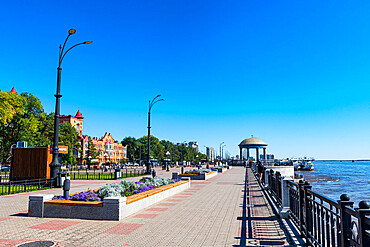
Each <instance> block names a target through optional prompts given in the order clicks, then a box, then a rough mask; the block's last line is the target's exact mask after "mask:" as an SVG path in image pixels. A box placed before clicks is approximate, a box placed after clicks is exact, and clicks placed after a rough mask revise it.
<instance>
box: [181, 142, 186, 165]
mask: <svg viewBox="0 0 370 247" xmlns="http://www.w3.org/2000/svg"><path fill="white" fill-rule="evenodd" d="M185 143H186V141H184V142H183V143H181V165H183V164H184V144H185Z"/></svg>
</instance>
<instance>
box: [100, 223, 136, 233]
mask: <svg viewBox="0 0 370 247" xmlns="http://www.w3.org/2000/svg"><path fill="white" fill-rule="evenodd" d="M141 226H142V224H126V223H121V224H118V225H116V226H114V227H112V228H110V229H109V230H107V231H105V232H103V233H105V234H120V235H128V234H130V233H132V232H133V231H135V230H137V229H138V228H139V227H141Z"/></svg>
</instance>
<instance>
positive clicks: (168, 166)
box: [166, 151, 171, 171]
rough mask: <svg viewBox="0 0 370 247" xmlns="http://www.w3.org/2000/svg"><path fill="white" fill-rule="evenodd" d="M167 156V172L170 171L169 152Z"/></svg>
mask: <svg viewBox="0 0 370 247" xmlns="http://www.w3.org/2000/svg"><path fill="white" fill-rule="evenodd" d="M166 155H167V171H170V165H169V164H168V160H169V157H170V155H171V153H170V152H169V151H167V152H166Z"/></svg>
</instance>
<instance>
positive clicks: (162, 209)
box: [146, 208, 168, 212]
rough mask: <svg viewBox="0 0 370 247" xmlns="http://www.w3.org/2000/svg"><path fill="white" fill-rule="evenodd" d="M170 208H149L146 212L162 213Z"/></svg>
mask: <svg viewBox="0 0 370 247" xmlns="http://www.w3.org/2000/svg"><path fill="white" fill-rule="evenodd" d="M167 209H168V208H149V209H147V210H146V211H157V212H162V211H166V210H167Z"/></svg>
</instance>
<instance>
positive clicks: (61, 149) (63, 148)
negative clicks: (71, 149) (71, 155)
mask: <svg viewBox="0 0 370 247" xmlns="http://www.w3.org/2000/svg"><path fill="white" fill-rule="evenodd" d="M58 147H59V153H60V154H67V153H68V146H58ZM52 152H53V146H50V153H52Z"/></svg>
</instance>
